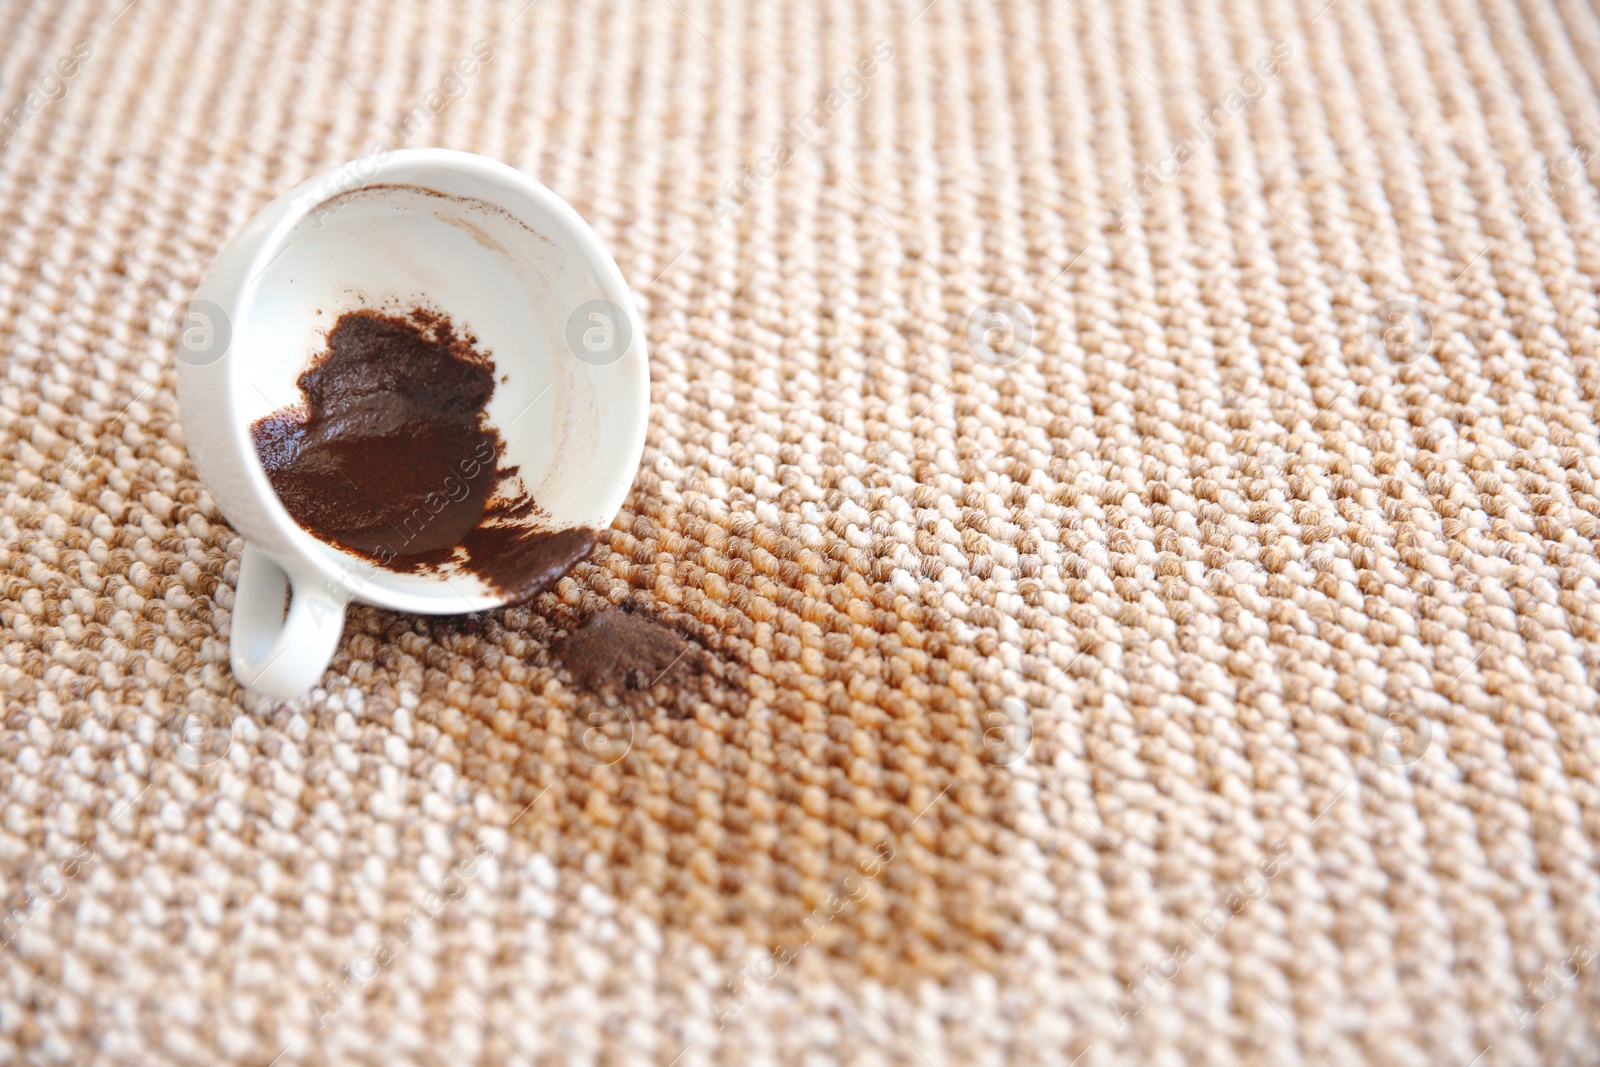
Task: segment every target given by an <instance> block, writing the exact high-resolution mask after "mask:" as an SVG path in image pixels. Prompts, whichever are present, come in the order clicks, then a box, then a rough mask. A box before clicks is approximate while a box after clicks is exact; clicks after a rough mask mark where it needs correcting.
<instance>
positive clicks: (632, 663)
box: [551, 609, 704, 690]
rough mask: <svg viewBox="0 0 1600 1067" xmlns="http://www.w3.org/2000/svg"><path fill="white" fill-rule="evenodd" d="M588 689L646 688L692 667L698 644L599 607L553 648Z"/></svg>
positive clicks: (637, 617)
mask: <svg viewBox="0 0 1600 1067" xmlns="http://www.w3.org/2000/svg"><path fill="white" fill-rule="evenodd" d="M551 652H552V654H553V655H554V656H555V658H556V659H557V660H558V661H560V663H561V665H562V666H563V667H565V668H566V670H567V673H569V674H571V675H572V680H573V681H575V682H577V683H578V684H579V685H581V686H583V687H584V688H586V689H600V688H609V689H614V690H623V689H649V688H651V687H652V686H654V685H655V684H656V683H657V682H659V681H662V680H663V676H665V679H666V680H668V681H670V679H671V672H672V670H673V669H674V668H677V669H680V670H683V671H685V672H686V673H687V672H689V671H696V670H698V669H700V668H701V663H700V659H701V658H702V657H703V655H704V654H703V653H702V652H701V651H700V649H699V647H698V646H697V645H695V644H693V643H692V642H690V641H688V640H686V639H685V638H683V637H682V636H680V635H679V634H677V633H675V632H674V631H672V630H670V629H668V628H667V627H666V626H665V625H663V624H662V623H660V622H657V621H656V620H654V619H652V618H650V617H649V616H646V615H637V614H632V613H630V612H626V611H618V610H615V609H612V610H609V611H602V612H600V613H599V614H597V615H595V616H593V617H592V618H590V619H589V621H588V622H586V623H584V624H583V626H582V627H580V628H579V629H577V630H575V631H573V632H572V633H571V634H569V635H568V636H567V637H566V638H565V639H563V640H562V641H561V642H559V643H558V644H556V645H555V646H554V647H553V648H552V649H551Z"/></svg>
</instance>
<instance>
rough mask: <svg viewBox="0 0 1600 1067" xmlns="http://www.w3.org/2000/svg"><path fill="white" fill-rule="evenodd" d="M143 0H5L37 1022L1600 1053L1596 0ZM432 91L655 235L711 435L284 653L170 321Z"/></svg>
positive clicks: (871, 1042) (123, 1036)
mask: <svg viewBox="0 0 1600 1067" xmlns="http://www.w3.org/2000/svg"><path fill="white" fill-rule="evenodd" d="M124 2H125V0H112V2H76V0H74V2H56V0H48V2H47V0H39V2H37V3H31V4H29V3H10V4H8V5H6V7H5V9H4V13H3V14H0V109H4V111H5V113H6V114H5V117H3V119H0V125H3V126H4V134H3V136H4V138H5V140H6V141H7V143H6V145H5V147H4V148H3V149H0V344H3V351H4V380H3V383H0V437H3V439H4V449H3V452H0V490H3V492H4V510H3V514H0V532H3V536H4V548H3V557H0V571H3V575H4V577H3V582H4V584H3V587H0V621H3V624H4V629H3V637H0V641H3V649H0V691H3V692H4V694H5V716H4V721H3V723H0V726H3V731H0V791H3V797H4V799H3V809H0V888H3V891H4V894H5V897H4V903H5V905H6V907H7V909H8V911H9V913H10V914H9V915H8V916H7V917H6V922H5V925H4V929H3V931H0V942H3V946H0V1062H6V1063H11V1062H17V1063H38V1064H73V1065H79V1064H94V1065H99V1064H122V1063H132V1064H141V1065H143V1064H206V1065H209V1064H217V1063H238V1064H267V1063H269V1062H275V1063H277V1064H280V1065H290V1064H302V1063H303V1064H334V1065H345V1064H375V1065H385V1067H387V1065H393V1064H406V1063H420V1064H444V1065H458V1064H472V1063H486V1064H521V1063H525V1064H534V1065H544V1064H595V1065H601V1064H606V1065H610V1064H619V1065H635V1064H638V1065H661V1067H665V1065H668V1064H677V1065H679V1067H695V1065H699V1064H730V1065H743V1064H807V1065H810V1064H829V1063H836V1062H837V1063H848V1064H879V1063H884V1064H888V1063H906V1064H929V1065H936V1067H943V1065H947V1064H948V1065H967V1064H1000V1063H1017V1064H1032V1063H1039V1064H1052V1065H1065V1064H1068V1063H1077V1064H1080V1065H1082V1067H1095V1065H1109V1064H1130V1065H1144V1064H1213V1063H1214V1064H1226V1063H1261V1064H1272V1065H1281V1064H1331V1065H1338V1067H1343V1065H1346V1064H1363V1063H1370V1064H1417V1065H1430V1067H1432V1065H1443V1067H1468V1065H1469V1064H1476V1065H1480V1067H1488V1065H1493V1064H1512V1065H1523V1064H1534V1063H1549V1064H1560V1063H1596V1062H1600V1022H1597V1021H1596V1020H1597V1014H1600V984H1597V983H1595V982H1594V981H1593V980H1592V977H1591V976H1592V975H1593V974H1594V973H1595V971H1596V969H1597V967H1600V959H1597V958H1596V957H1597V956H1600V857H1597V851H1596V845H1597V839H1600V708H1597V704H1600V701H1597V694H1596V689H1597V682H1600V589H1597V581H1600V564H1597V562H1596V553H1595V546H1596V542H1597V540H1600V493H1597V489H1596V479H1597V476H1600V441H1597V435H1596V420H1597V413H1596V402H1597V396H1600V300H1597V297H1596V290H1595V278H1596V276H1597V275H1600V88H1597V86H1600V19H1597V17H1596V12H1595V10H1594V9H1593V8H1592V7H1591V6H1589V5H1588V4H1587V3H1584V2H1581V0H1549V2H1543V0H1526V2H1524V3H1522V4H1520V5H1519V4H1518V3H1516V2H1513V0H1415V2H1414V3H1407V4H1396V3H1390V2H1387V0H1333V2H1332V3H1326V2H1325V0H1300V2H1290V0H1240V2H1239V3H1237V4H1224V3H1220V2H1218V0H1192V2H1191V3H1188V4H1185V5H1180V4H1176V3H1174V4H1165V3H1156V2H1154V0H1129V2H1126V3H1123V2H1119V0H1040V2H1037V3H1026V2H1018V3H1007V4H989V3H982V2H977V0H933V2H932V3H931V4H928V5H927V6H926V7H925V8H924V7H923V6H922V5H923V2H924V0H907V2H905V3H888V2H885V3H879V4H861V5H855V4H850V3H845V2H830V0H825V2H821V3H802V2H798V0H797V2H795V3H792V4H780V3H762V2H752V3H748V4H745V3H734V2H731V0H728V2H714V0H628V2H619V3H612V4H599V3H592V2H580V0H572V2H567V3H563V2H561V0H534V2H533V3H532V4H528V5H527V6H526V7H525V8H524V7H523V0H503V2H498V3H481V4H456V3H450V2H447V0H433V2H416V3H377V2H369V3H330V4H321V3H314V2H310V0H189V2H178V0H137V2H136V3H134V4H132V5H130V6H129V7H127V8H126V9H122V5H123V3H124ZM119 9H120V10H119ZM519 9H521V10H519ZM919 9H920V10H919ZM80 42H81V43H80ZM463 57H465V59H464V58H463ZM12 109H15V110H12ZM379 141H382V142H384V144H385V145H386V146H387V147H398V146H399V145H400V144H401V143H408V144H410V145H411V146H422V145H447V146H452V147H456V148H462V149H469V150H472V151H476V152H482V153H486V154H488V155H491V156H494V157H497V158H500V159H503V160H505V161H507V162H509V163H511V164H513V165H515V166H518V167H520V168H522V169H524V170H525V171H527V172H528V173H530V174H532V175H535V176H536V177H538V178H539V179H540V180H542V181H543V182H545V183H546V184H548V185H549V186H551V187H552V188H553V189H555V190H556V191H557V192H558V193H560V194H561V195H562V196H564V197H566V198H567V199H568V200H569V201H570V202H571V203H572V204H573V205H574V206H575V207H576V208H577V209H578V210H579V211H580V212H581V213H582V214H583V215H584V216H585V217H586V218H587V219H588V220H589V221H590V222H591V223H592V224H593V225H594V226H595V228H596V229H597V230H598V231H599V232H600V234H601V236H602V237H603V238H604V239H605V240H606V241H607V243H608V244H609V245H610V247H611V249H612V250H613V252H614V254H615V255H616V258H617V260H618V262H619V264H620V265H621V267H622V270H623V273H624V274H625V275H626V276H627V278H628V279H629V281H630V284H631V285H632V286H633V288H634V290H635V292H636V293H637V294H638V299H639V301H640V306H641V310H642V313H643V315H644V318H645V321H646V322H647V324H648V329H649V343H650V346H651V347H650V357H651V373H652V376H653V389H654V405H655V406H654V414H653V418H652V424H651V430H650V437H649V443H648V446H647V448H646V452H645V457H644V462H643V465H642V468H641V470H640V473H639V476H638V480H637V482H636V484H635V486H634V491H633V494H632V496H631V497H630V499H629V501H628V503H627V505H626V506H625V508H624V510H623V513H622V515H621V516H620V517H619V518H618V519H617V521H616V524H615V526H614V527H613V528H612V530H611V531H610V533H609V535H608V539H607V543H606V544H604V545H602V547H601V548H600V549H599V550H597V552H596V553H595V555H594V556H593V557H592V559H591V560H590V561H589V562H588V563H586V564H584V565H583V566H581V567H580V568H579V569H578V570H577V571H575V572H574V573H573V574H572V575H571V576H570V577H569V578H568V579H567V580H565V581H563V583H562V584H561V586H560V588H559V590H558V591H557V592H556V593H554V594H551V595H547V596H545V597H544V598H542V599H540V600H539V601H537V602H536V603H534V604H532V605H530V606H528V607H525V608H520V609H515V610H505V611H501V612H495V613H490V614H488V615H486V616H483V617H476V618H468V619H442V620H428V619H424V618H415V617H409V616H403V615H397V614H393V613H389V612H384V611H378V610H374V609H369V608H359V609H356V610H355V611H354V612H353V613H352V616H351V619H350V622H349V625H348V627H347V630H346V635H345V639H344V643H343V645H342V647H341V649H340V652H339V655H338V657H337V659H336V660H335V662H334V664H333V667H332V669H331V670H330V671H329V673H328V674H327V676H326V678H325V679H324V684H323V686H322V687H321V688H320V689H318V690H316V691H315V692H314V693H313V694H312V695H310V696H309V697H306V698H304V699H301V700H298V701H294V702H292V703H288V704H282V703H274V702H271V701H266V700H262V699H258V698H255V697H251V696H248V695H246V694H244V693H242V692H241V691H240V690H239V688H238V687H237V685H236V684H235V683H234V681H233V679H232V676H231V674H230V673H229V669H228V665H227V662H228V661H227V641H226V635H227V632H228V621H229V608H230V606H231V604H232V602H233V601H232V584H233V582H234V579H235V576H236V573H237V563H238V558H239V552H240V541H239V538H238V537H237V536H236V535H235V534H234V533H233V532H232V530H231V529H230V528H229V526H228V525H227V523H226V521H225V520H224V519H223V517H222V516H221V515H220V514H219V513H218V512H217V510H216V508H215V506H214V504H213V502H212V499H211V497H210V496H209V495H208V494H207V492H206V491H205V490H204V489H203V488H202V487H201V486H200V485H199V484H198V482H197V481H196V478H195V474H194V469H193V467H192V466H191V464H190V462H189V459H188V458H187V456H186V454H185V451H184V436H183V431H182V429H181V427H180V426H179V424H178V416H177V407H176V403H175V400H174V395H173V384H174V358H173V347H172V342H171V340H170V337H169V335H168V333H167V322H168V317H169V314H170V313H171V311H172V309H173V308H174V306H176V305H177V304H178V303H179V302H180V301H182V300H184V299H186V298H187V296H188V294H189V293H190V292H191V291H192V289H193V286H194V285H195V283H196V281H197V280H198V278H199V276H200V274H201V272H202V271H203V270H204V268H205V266H206V265H207V263H208V262H209V261H210V259H211V257H212V255H213V253H214V252H215V251H216V249H217V247H218V246H219V244H220V243H221V242H222V241H223V240H224V239H225V238H226V237H227V236H228V235H230V234H231V233H232V232H233V231H234V230H235V229H236V228H237V227H239V226H240V225H241V224H242V223H243V222H244V221H245V220H246V219H248V218H249V217H250V215H251V214H252V213H254V212H255V211H256V210H257V209H258V208H259V207H261V206H262V205H263V204H265V203H266V202H267V201H268V200H270V199H271V198H273V197H274V196H276V195H278V194H279V193H281V192H283V191H285V190H287V189H288V188H290V187H291V186H293V185H294V184H296V183H297V182H299V181H301V180H303V179H304V178H306V177H309V176H311V175H313V174H316V173H318V172H320V171H322V170H324V169H326V168H328V167H330V166H332V165H335V164H337V163H339V162H342V161H344V160H346V159H348V158H352V157H354V156H357V155H360V154H363V153H365V152H366V151H368V150H370V149H371V148H372V147H373V146H374V144H375V143H376V142H379ZM991 301H1009V302H1010V303H1004V304H995V305H991V304H989V302H991ZM985 305H988V306H985ZM979 357H985V358H979ZM625 600H626V601H627V602H628V604H629V606H630V607H632V608H635V609H639V610H641V611H643V612H644V613H646V614H647V615H648V614H652V613H653V614H654V615H655V616H656V617H657V618H661V619H664V620H666V621H667V622H668V623H671V624H673V625H675V626H678V627H681V628H682V629H683V631H684V632H686V633H690V634H692V635H694V637H695V641H696V643H695V644H694V646H693V647H694V648H695V649H697V650H698V651H697V652H696V655H695V656H694V657H692V658H691V660H689V661H686V665H685V666H684V667H680V668H677V670H678V671H679V674H678V675H677V676H676V677H670V678H668V679H667V680H666V681H665V682H664V683H663V684H662V685H659V686H657V688H656V689H655V690H654V692H653V695H652V694H651V693H643V692H641V693H634V694H633V695H632V696H630V697H629V698H628V699H626V700H624V701H622V702H621V703H620V704H616V705H615V706H611V705H608V704H607V703H605V702H604V701H602V700H600V699H599V698H598V697H597V696H596V695H595V694H593V693H589V692H587V691H585V690H584V689H583V688H582V687H581V686H579V685H577V684H576V683H575V682H574V680H573V678H572V676H571V674H570V673H568V672H565V671H564V670H563V669H561V668H560V666H559V664H558V662H557V659H556V657H555V656H553V655H552V648H553V647H558V645H559V642H560V640H561V639H562V637H563V635H564V633H565V632H568V631H571V630H572V629H573V628H574V627H576V626H578V625H580V624H581V623H582V622H583V621H584V620H585V619H587V618H588V617H589V616H591V615H592V614H593V613H594V612H595V611H596V610H597V609H598V608H599V606H601V605H603V604H605V603H606V602H608V601H609V602H612V603H619V604H620V603H622V602H623V601H625ZM208 722H209V723H213V724H216V725H218V726H220V727H221V729H219V730H216V731H214V732H211V733H209V734H208V733H207V732H206V729H205V727H206V724H207V723H208ZM275 1058H276V1059H275Z"/></svg>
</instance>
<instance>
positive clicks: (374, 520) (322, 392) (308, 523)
mask: <svg viewBox="0 0 1600 1067" xmlns="http://www.w3.org/2000/svg"><path fill="white" fill-rule="evenodd" d="M298 385H299V386H300V392H301V394H302V395H303V396H304V398H305V402H304V404H302V405H297V406H295V407H290V408H284V409H282V410H280V411H275V412H273V413H272V414H270V415H266V416H263V417H262V418H260V419H257V420H256V422H255V423H254V424H253V425H252V426H251V428H250V431H251V437H252V438H253V440H254V442H255V446H256V454H257V455H258V456H259V457H260V458H261V464H262V466H263V467H265V468H266V471H267V478H268V479H269V480H270V481H271V482H272V488H273V489H274V490H276V491H277V494H278V498H279V499H280V500H282V501H283V505H284V507H285V508H287V509H288V511H289V514H290V515H291V516H293V518H294V520H295V522H297V523H299V524H300V525H301V526H302V527H304V528H305V529H306V530H307V531H309V532H310V533H311V534H313V535H314V536H316V537H318V538H320V539H321V540H323V541H327V542H329V543H330V544H334V545H337V546H339V547H340V548H343V549H345V550H347V551H350V552H353V553H355V554H357V555H359V556H362V557H364V558H366V559H368V560H371V561H372V562H374V563H376V564H377V565H379V566H381V567H384V568H386V569H388V570H392V571H398V572H401V573H412V572H418V571H425V570H430V569H431V570H437V569H440V568H442V567H444V566H445V565H447V564H451V563H452V562H453V563H455V564H457V565H459V566H461V567H464V568H465V569H466V570H468V571H471V572H472V573H474V574H476V575H478V576H479V577H480V578H482V579H483V580H484V581H485V582H487V583H488V584H489V585H491V586H492V587H494V588H495V589H496V590H497V591H498V592H499V593H500V594H501V595H502V596H504V597H506V598H507V599H508V600H510V601H518V600H525V599H527V598H529V597H531V596H534V595H536V594H537V593H539V592H541V591H543V590H544V589H546V588H548V587H549V586H551V585H553V584H554V583H555V582H556V581H557V580H558V579H559V578H560V577H561V576H562V575H563V574H565V573H566V572H567V571H568V570H569V569H570V568H571V567H572V566H573V565H574V564H576V563H577V562H578V561H579V560H581V559H583V558H584V557H585V556H587V555H588V554H589V551H590V549H592V548H593V547H594V543H595V534H594V531H592V530H587V529H583V528H581V527H577V528H571V529H565V530H550V529H546V528H543V527H542V526H541V525H540V524H539V522H538V516H539V514H540V512H539V509H538V507H537V505H536V504H535V503H534V502H533V501H532V500H529V499H526V498H518V497H517V496H516V495H515V494H514V493H513V487H514V486H515V485H516V474H517V468H516V467H507V466H505V465H504V463H503V460H504V457H505V442H504V441H502V440H501V438H500V435H499V434H498V433H497V432H496V431H495V429H494V427H493V426H491V425H489V421H488V417H487V415H486V413H485V409H486V407H487V405H488V403H489V398H490V397H491V396H493V395H494V388H495V367H494V361H493V360H492V359H491V358H490V356H489V354H488V353H486V352H481V351H479V350H478V348H477V347H476V339H475V338H473V337H471V336H470V335H466V334H461V333H458V332H457V331H456V329H455V327H454V326H453V325H452V324H451V322H450V320H449V318H448V317H446V316H444V315H440V314H436V313H434V312H431V311H427V310H425V309H422V308H418V309H415V310H413V311H411V312H410V314H409V315H405V316H398V315H386V314H381V313H379V312H376V311H368V310H362V311H350V312H346V313H345V314H343V315H342V316H340V318H339V320H338V322H336V323H335V324H334V327H333V330H332V331H331V332H330V333H329V334H328V348H327V351H325V352H324V353H322V354H321V355H320V356H318V357H317V358H316V359H315V360H313V361H312V364H311V366H310V367H309V368H307V369H306V371H305V372H304V373H303V374H301V375H300V378H299V380H298ZM497 490H498V495H497Z"/></svg>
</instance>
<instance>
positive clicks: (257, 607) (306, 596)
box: [228, 544, 350, 700]
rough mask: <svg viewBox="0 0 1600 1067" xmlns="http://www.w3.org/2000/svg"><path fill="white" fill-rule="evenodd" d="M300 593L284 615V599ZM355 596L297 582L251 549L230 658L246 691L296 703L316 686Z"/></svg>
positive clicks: (242, 563)
mask: <svg viewBox="0 0 1600 1067" xmlns="http://www.w3.org/2000/svg"><path fill="white" fill-rule="evenodd" d="M291 582H293V584H294V585H295V589H294V591H293V594H292V596H291V599H290V601H289V613H288V614H287V615H285V614H284V611H283V596H284V593H286V592H289V588H290V584H291ZM348 603H350V595H349V594H348V593H347V592H345V590H344V589H342V588H340V587H339V586H338V585H336V584H334V583H332V582H323V583H320V584H316V583H315V582H314V580H313V579H301V578H292V577H291V575H290V574H289V573H288V572H287V571H285V570H284V569H283V568H282V567H280V566H278V564H277V563H276V562H274V561H273V559H272V558H271V557H270V556H268V555H267V554H266V553H264V552H262V551H261V550H260V549H258V548H256V547H255V546H254V545H251V544H246V545H245V546H244V554H243V555H242V556H241V557H240V559H239V584H238V586H237V587H236V588H235V589H234V593H233V628H232V632H231V634H230V635H229V639H228V644H229V646H230V648H229V655H228V658H229V660H230V661H231V662H232V664H233V675H234V677H235V678H237V679H239V683H240V684H241V685H243V686H244V687H245V688H246V689H249V690H252V691H254V692H257V693H262V694H264V695H266V696H269V697H276V698H277V699H279V700H293V699H294V698H295V697H297V696H300V695H302V694H303V693H305V692H306V691H307V690H309V689H310V688H311V687H312V686H314V685H316V684H317V681H318V679H320V678H321V677H322V672H323V671H325V670H327V668H328V663H329V661H331V660H332V659H333V654H334V652H335V651H337V650H338V648H339V635H340V634H342V633H343V632H344V609H345V605H347V604H348Z"/></svg>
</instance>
